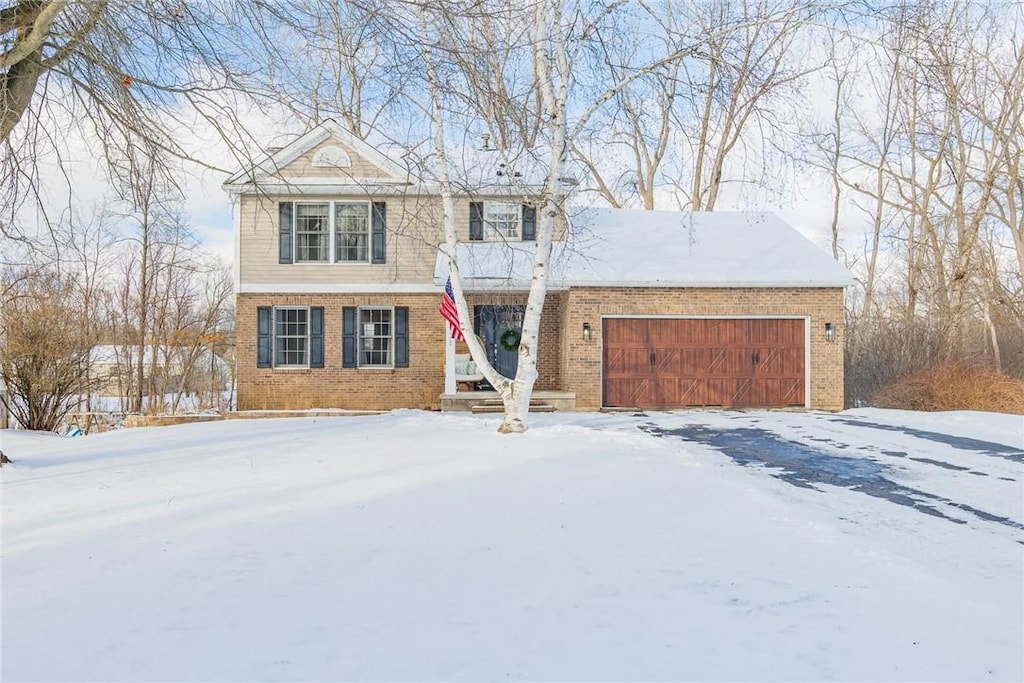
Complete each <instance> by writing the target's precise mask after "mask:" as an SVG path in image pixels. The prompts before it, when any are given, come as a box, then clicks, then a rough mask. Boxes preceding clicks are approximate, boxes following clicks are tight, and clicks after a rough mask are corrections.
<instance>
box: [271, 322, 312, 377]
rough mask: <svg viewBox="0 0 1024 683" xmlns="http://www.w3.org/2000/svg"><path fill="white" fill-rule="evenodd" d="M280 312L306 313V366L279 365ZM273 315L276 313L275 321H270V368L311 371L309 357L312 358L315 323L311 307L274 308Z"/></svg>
mask: <svg viewBox="0 0 1024 683" xmlns="http://www.w3.org/2000/svg"><path fill="white" fill-rule="evenodd" d="M278 311H305V312H306V351H305V354H304V355H305V357H306V362H305V363H304V364H301V365H300V364H295V365H291V364H289V365H278V364H277V338H278V337H277V312H278ZM273 313H274V315H273V319H272V320H271V321H270V329H271V335H270V367H271V368H273V369H274V370H283V371H288V370H309V356H310V351H311V349H310V346H311V345H312V341H311V338H312V332H313V330H312V327H313V321H312V313H311V312H310V307H309V306H274V309H273ZM292 336H293V335H289V338H291V337H292Z"/></svg>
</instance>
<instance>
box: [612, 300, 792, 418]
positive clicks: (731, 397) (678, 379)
mask: <svg viewBox="0 0 1024 683" xmlns="http://www.w3.org/2000/svg"><path fill="white" fill-rule="evenodd" d="M601 324H602V335H601V340H602V345H603V347H602V349H601V359H602V361H601V391H602V405H603V406H604V407H608V408H664V409H671V408H685V407H697V406H702V407H703V406H707V407H712V406H714V407H723V408H771V407H774V408H782V407H801V408H805V407H807V406H809V405H810V399H811V397H810V373H809V372H808V368H809V367H810V339H809V336H810V328H809V325H808V316H771V315H742V316H693V315H608V316H602V317H601Z"/></svg>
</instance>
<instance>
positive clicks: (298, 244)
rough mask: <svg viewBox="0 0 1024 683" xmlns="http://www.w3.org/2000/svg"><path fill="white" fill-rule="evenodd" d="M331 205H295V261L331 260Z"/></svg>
mask: <svg viewBox="0 0 1024 683" xmlns="http://www.w3.org/2000/svg"><path fill="white" fill-rule="evenodd" d="M330 222H331V205H330V204H296V205H295V261H296V263H315V262H319V261H327V260H329V258H330V253H331V252H330V250H329V242H330V234H329V226H330Z"/></svg>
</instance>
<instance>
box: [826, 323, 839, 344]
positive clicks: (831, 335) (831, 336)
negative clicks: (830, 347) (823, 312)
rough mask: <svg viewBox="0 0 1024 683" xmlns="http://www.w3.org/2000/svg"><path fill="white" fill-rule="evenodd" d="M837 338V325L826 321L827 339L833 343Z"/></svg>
mask: <svg viewBox="0 0 1024 683" xmlns="http://www.w3.org/2000/svg"><path fill="white" fill-rule="evenodd" d="M835 340H836V326H835V325H833V324H832V323H825V341H827V342H828V343H830V344H831V343H832V342H834V341H835Z"/></svg>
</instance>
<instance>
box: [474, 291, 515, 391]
mask: <svg viewBox="0 0 1024 683" xmlns="http://www.w3.org/2000/svg"><path fill="white" fill-rule="evenodd" d="M473 313H474V320H475V322H474V328H475V331H476V333H477V335H478V336H479V337H480V338H481V339H483V340H484V348H485V349H486V350H487V359H488V360H490V361H491V365H493V366H494V369H495V370H497V371H498V373H499V374H501V375H503V376H505V377H515V376H516V368H518V367H519V349H518V347H516V348H513V349H507V348H505V347H504V346H502V344H501V339H502V336H503V335H505V333H506V332H508V331H509V330H512V331H514V332H516V337H518V336H519V334H522V331H523V316H524V315H525V313H526V307H525V306H476V307H475V308H474V311H473ZM505 341H506V343H508V342H511V341H512V339H510V337H509V336H505Z"/></svg>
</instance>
